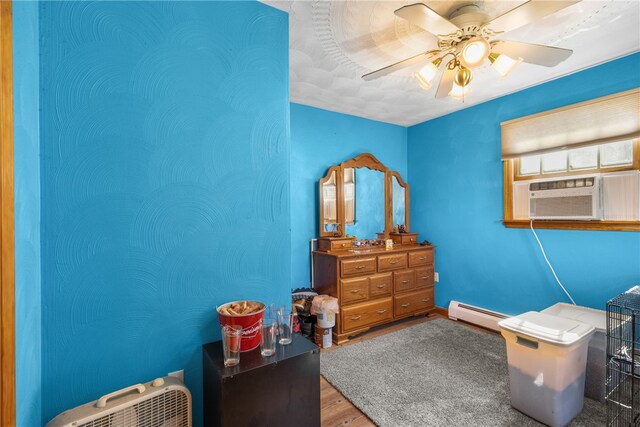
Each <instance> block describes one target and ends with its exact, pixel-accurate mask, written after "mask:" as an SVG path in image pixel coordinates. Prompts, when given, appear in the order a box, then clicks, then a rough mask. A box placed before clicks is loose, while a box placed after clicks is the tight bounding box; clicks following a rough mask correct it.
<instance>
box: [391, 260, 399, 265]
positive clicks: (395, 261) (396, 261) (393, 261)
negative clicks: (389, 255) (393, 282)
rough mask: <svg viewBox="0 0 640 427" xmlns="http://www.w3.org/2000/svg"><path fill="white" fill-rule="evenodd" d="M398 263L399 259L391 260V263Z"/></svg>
mask: <svg viewBox="0 0 640 427" xmlns="http://www.w3.org/2000/svg"><path fill="white" fill-rule="evenodd" d="M397 263H398V259H392V260H391V261H389V264H392V265H393V264H397Z"/></svg>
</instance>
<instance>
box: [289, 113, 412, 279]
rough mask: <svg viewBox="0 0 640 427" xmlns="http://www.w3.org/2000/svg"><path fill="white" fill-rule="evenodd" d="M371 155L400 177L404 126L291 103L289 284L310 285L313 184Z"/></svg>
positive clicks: (403, 165)
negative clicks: (361, 156)
mask: <svg viewBox="0 0 640 427" xmlns="http://www.w3.org/2000/svg"><path fill="white" fill-rule="evenodd" d="M362 153H371V154H373V155H374V156H376V158H377V159H378V160H380V161H381V162H382V163H384V164H385V165H386V166H387V167H389V168H390V169H392V170H396V171H398V172H399V173H400V174H401V175H402V176H403V177H405V176H406V171H407V128H405V127H402V126H396V125H391V124H388V123H382V122H376V121H373V120H367V119H363V118H360V117H355V116H350V115H347V114H340V113H334V112H331V111H326V110H321V109H319V108H314V107H309V106H306V105H300V104H291V208H292V215H291V250H292V259H291V285H292V287H293V288H298V287H308V286H309V283H310V255H309V242H310V240H311V239H313V238H316V237H318V232H319V225H318V224H319V223H318V221H319V220H318V181H319V180H320V178H322V177H324V176H325V175H326V173H327V170H328V169H329V168H330V167H331V166H333V165H335V164H339V163H342V162H344V161H345V160H349V159H352V158H353V157H355V156H357V155H358V154H362Z"/></svg>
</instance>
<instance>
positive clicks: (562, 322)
mask: <svg viewBox="0 0 640 427" xmlns="http://www.w3.org/2000/svg"><path fill="white" fill-rule="evenodd" d="M498 325H500V327H501V328H503V329H507V330H509V331H511V332H515V333H518V334H521V335H528V336H530V337H533V338H537V339H538V340H540V341H545V342H548V343H551V344H556V345H561V346H568V345H571V344H574V343H576V342H577V341H580V340H581V339H583V338H585V337H588V336H589V335H591V334H592V333H593V332H594V331H595V329H594V327H593V326H591V325H588V324H586V323H582V322H578V321H576V320H571V319H565V318H563V317H558V316H552V315H550V314H545V313H538V312H537V311H529V312H527V313H524V314H520V315H518V316H515V317H510V318H508V319H505V320H502V321H500V322H498Z"/></svg>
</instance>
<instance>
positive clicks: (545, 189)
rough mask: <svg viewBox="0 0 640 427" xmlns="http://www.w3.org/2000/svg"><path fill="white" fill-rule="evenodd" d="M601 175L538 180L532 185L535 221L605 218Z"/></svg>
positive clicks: (533, 217)
mask: <svg viewBox="0 0 640 427" xmlns="http://www.w3.org/2000/svg"><path fill="white" fill-rule="evenodd" d="M601 185H602V184H601V180H600V176H597V175H592V176H581V177H576V178H562V179H557V180H536V181H532V182H531V183H530V184H529V218H531V219H568V220H599V219H602V201H601V197H600V187H601Z"/></svg>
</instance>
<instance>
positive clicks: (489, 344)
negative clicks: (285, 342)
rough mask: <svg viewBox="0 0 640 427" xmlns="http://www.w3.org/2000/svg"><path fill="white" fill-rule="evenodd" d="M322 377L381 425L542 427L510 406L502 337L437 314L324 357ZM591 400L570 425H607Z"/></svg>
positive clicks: (603, 410)
mask: <svg viewBox="0 0 640 427" xmlns="http://www.w3.org/2000/svg"><path fill="white" fill-rule="evenodd" d="M320 360H321V371H322V375H323V376H324V377H325V378H326V379H327V381H329V382H330V383H331V384H333V385H334V386H335V387H336V388H337V389H338V390H340V392H342V394H343V395H344V396H345V397H346V398H347V399H349V400H350V401H351V402H352V403H353V404H354V405H355V406H357V407H358V408H359V409H360V410H361V411H362V412H364V413H365V414H367V416H369V418H371V420H373V421H374V422H375V423H376V424H378V425H380V426H439V427H440V426H455V427H457V426H491V427H496V426H518V427H524V426H539V425H541V424H539V423H538V422H537V421H535V420H533V419H531V418H529V417H527V416H526V415H523V414H521V413H520V412H518V411H516V410H515V409H513V408H511V406H510V404H509V379H508V370H507V356H506V348H505V343H504V340H503V339H502V338H501V337H499V336H492V335H489V334H486V333H482V332H478V331H475V330H473V329H471V328H468V327H466V326H463V325H460V324H457V323H455V322H452V321H449V320H447V319H435V320H432V321H429V322H425V323H421V324H419V325H416V326H412V327H409V328H405V329H402V330H400V331H396V332H392V333H389V334H386V335H382V336H379V337H377V338H373V339H370V340H366V341H363V342H360V343H357V344H352V345H347V346H343V347H340V348H337V349H335V350H332V351H327V352H323V353H322V355H321V358H320ZM605 424H606V407H605V405H603V404H601V403H599V402H596V401H594V400H591V399H587V398H585V406H584V409H583V411H582V412H581V413H580V414H579V415H578V417H576V419H574V420H573V422H572V423H571V424H570V425H571V426H572V427H577V426H604V425H605Z"/></svg>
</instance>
